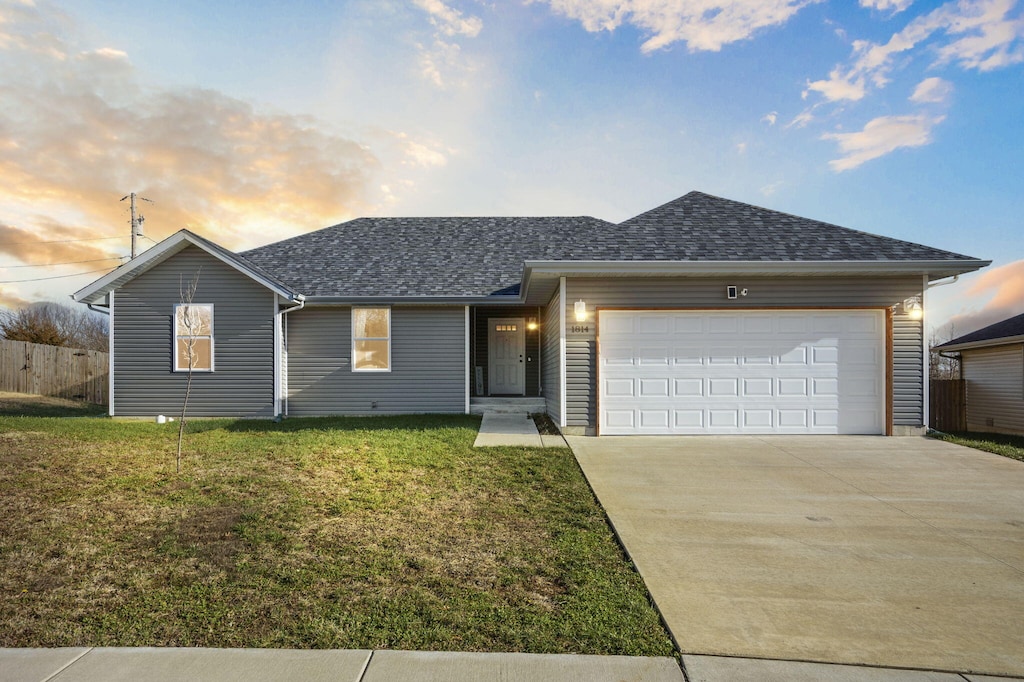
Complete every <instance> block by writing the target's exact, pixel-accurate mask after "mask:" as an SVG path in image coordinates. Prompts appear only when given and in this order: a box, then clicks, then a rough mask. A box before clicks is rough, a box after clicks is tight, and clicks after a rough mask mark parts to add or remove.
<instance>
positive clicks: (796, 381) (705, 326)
mask: <svg viewBox="0 0 1024 682" xmlns="http://www.w3.org/2000/svg"><path fill="white" fill-rule="evenodd" d="M600 317H601V319H600V324H599V328H600V331H601V344H600V347H601V350H600V358H599V363H600V364H599V366H600V371H601V386H600V390H601V395H600V396H599V400H600V417H599V419H600V428H601V433H604V434H630V433H637V434H641V433H651V434H654V433H665V434H669V433H694V434H697V433H722V434H727V433H737V434H742V433H791V434H798V433H820V434H826V433H881V432H882V431H883V429H884V403H885V401H884V387H885V378H884V360H883V358H884V338H883V337H882V335H881V330H882V329H883V328H884V324H883V321H884V317H883V315H882V313H881V312H880V311H843V313H835V312H828V311H782V312H780V311H772V312H770V313H762V312H757V313H731V312H729V313H726V312H719V311H715V312H694V311H690V312H674V311H648V312H644V313H631V312H627V311H602V312H601V313H600ZM620 318H629V319H631V320H632V321H631V322H628V323H626V322H622V320H621V319H620ZM850 318H853V320H854V323H851V322H850ZM862 318H863V319H862ZM656 319H657V320H658V321H660V322H661V324H656V322H655V320H656ZM638 320H640V321H641V322H642V324H641V323H640V322H638ZM610 322H614V323H611V324H610ZM641 327H643V328H645V329H647V330H651V331H650V333H649V334H643V335H640V334H637V333H634V332H630V331H627V330H636V329H640V328H641ZM713 329H714V330H719V331H721V330H729V329H735V330H737V331H736V333H733V334H731V335H730V334H728V333H725V332H722V333H721V335H720V337H719V336H716V335H715V334H713V333H712V331H711V330H713ZM851 329H855V330H857V331H855V332H854V331H850V330H851ZM657 330H666V331H664V332H662V335H661V337H660V338H659V336H658V332H657ZM680 330H685V331H683V332H681V331H680ZM694 330H703V331H702V335H701V339H700V342H698V343H692V342H690V343H679V341H680V340H682V339H683V338H685V339H690V340H696V339H695V337H696V336H698V335H697V334H696V332H695V331H694ZM652 342H653V343H652Z"/></svg>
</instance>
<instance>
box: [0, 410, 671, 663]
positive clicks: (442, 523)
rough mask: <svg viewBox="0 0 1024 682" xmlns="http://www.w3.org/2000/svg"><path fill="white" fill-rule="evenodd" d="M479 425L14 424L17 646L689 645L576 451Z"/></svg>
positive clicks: (381, 420) (6, 552)
mask: <svg viewBox="0 0 1024 682" xmlns="http://www.w3.org/2000/svg"><path fill="white" fill-rule="evenodd" d="M478 425H479V419H478V418H475V417H462V416H452V417H438V416H410V417H376V418H364V419H355V418H351V419H343V418H338V419H334V418H324V419H290V420H286V421H285V422H283V423H281V424H273V423H270V422H263V421H260V422H255V421H231V420H215V421H201V422H193V423H192V424H191V425H190V434H189V436H188V438H187V441H186V457H185V459H184V462H183V469H182V473H181V474H177V475H176V474H175V473H174V443H175V435H174V432H175V428H174V426H175V425H171V426H168V425H157V424H153V423H143V422H117V421H112V420H107V419H53V418H39V417H0V518H3V519H4V522H3V524H0V589H2V591H3V598H2V599H0V622H2V623H3V624H4V625H3V627H2V628H0V646H4V647H32V646H35V647H40V646H45V647H56V646H216V647H290V648H401V649H418V650H462V651H524V652H536V653H586V654H626V655H671V654H672V653H673V647H672V644H671V642H670V640H669V639H668V637H667V635H666V633H665V631H664V629H663V628H662V626H661V624H660V621H659V619H658V616H657V614H656V612H655V611H654V609H653V608H652V607H651V605H650V603H649V598H648V595H647V592H646V590H645V588H644V585H643V582H642V581H641V580H640V578H639V576H638V575H637V574H636V572H635V571H634V570H633V568H632V567H631V565H630V564H629V562H628V560H627V559H626V558H625V557H624V556H623V554H622V552H621V549H620V548H619V546H618V545H617V543H616V541H615V540H614V538H613V536H612V534H611V532H610V530H609V528H608V526H607V523H606V521H605V517H604V513H603V510H602V509H601V508H600V507H599V506H598V505H597V503H596V501H595V500H594V498H593V495H592V494H591V492H590V490H589V488H588V487H587V485H586V482H585V480H584V479H583V477H582V474H581V473H580V471H579V469H578V467H577V465H576V462H575V460H574V459H573V457H572V455H571V454H570V453H569V451H568V450H564V449H562V450H559V449H531V448H480V449H474V448H473V447H472V444H473V440H474V438H475V436H476V430H477V427H478Z"/></svg>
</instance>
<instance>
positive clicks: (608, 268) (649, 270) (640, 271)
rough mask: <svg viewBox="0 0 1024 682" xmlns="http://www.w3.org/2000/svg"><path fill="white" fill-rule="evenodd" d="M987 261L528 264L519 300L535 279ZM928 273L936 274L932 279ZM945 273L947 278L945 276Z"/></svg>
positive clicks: (925, 269) (935, 267)
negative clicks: (534, 277)
mask: <svg viewBox="0 0 1024 682" xmlns="http://www.w3.org/2000/svg"><path fill="white" fill-rule="evenodd" d="M991 263H992V261H987V260H900V261H850V260H846V261H544V260H528V261H526V263H525V265H524V266H523V278H522V281H523V285H522V288H521V291H520V297H523V298H525V297H526V293H527V292H528V291H529V288H530V279H531V278H532V276H533V275H534V274H537V275H558V276H563V275H566V276H573V277H585V276H592V275H614V276H620V277H621V276H631V275H632V276H648V277H650V276H658V275H663V276H669V275H676V276H678V275H691V276H701V275H703V276H709V277H711V276H715V275H744V274H746V275H749V274H779V275H800V274H806V275H810V274H816V273H825V274H839V273H846V274H852V275H869V274H889V275H901V274H902V275H929V276H930V278H931V279H939V276H938V275H939V274H940V273H941V277H948V276H950V275H952V274H957V273H959V274H963V273H966V272H973V271H975V270H978V269H979V268H983V267H985V266H987V265H989V264H991ZM931 273H936V276H934V277H932V276H931ZM947 273H948V274H947Z"/></svg>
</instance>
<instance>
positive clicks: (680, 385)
mask: <svg viewBox="0 0 1024 682" xmlns="http://www.w3.org/2000/svg"><path fill="white" fill-rule="evenodd" d="M673 389H674V390H673V391H672V395H674V396H676V397H679V398H700V397H702V396H703V395H704V380H703V379H693V378H686V379H676V380H675V381H674V382H673Z"/></svg>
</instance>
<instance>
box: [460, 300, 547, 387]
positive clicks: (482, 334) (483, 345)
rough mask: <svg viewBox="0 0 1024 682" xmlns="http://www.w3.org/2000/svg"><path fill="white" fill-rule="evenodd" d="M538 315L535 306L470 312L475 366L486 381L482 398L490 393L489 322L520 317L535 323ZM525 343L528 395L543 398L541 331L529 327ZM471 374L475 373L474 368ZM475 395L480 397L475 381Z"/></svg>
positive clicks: (482, 309) (492, 308)
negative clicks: (539, 353)
mask: <svg viewBox="0 0 1024 682" xmlns="http://www.w3.org/2000/svg"><path fill="white" fill-rule="evenodd" d="M537 315H538V311H537V307H536V306H505V307H484V306H481V307H478V308H474V309H473V310H472V311H471V312H470V318H471V320H474V324H475V327H474V330H473V348H472V353H473V355H472V357H473V366H474V367H479V368H480V369H481V374H483V378H484V390H483V393H481V394H480V395H482V396H487V395H490V394H489V389H488V386H489V384H488V383H487V382H488V379H489V371H490V370H489V368H490V357H489V356H488V348H487V333H488V330H489V327H488V324H487V323H488V320H490V319H491V318H495V317H519V318H522V319H523V322H524V323H525V322H526V321H527V320H530V319H531V318H532V319H534V320H536V319H537ZM523 339H524V341H525V342H526V349H525V350H526V363H525V364H526V367H525V369H524V371H525V372H526V377H525V378H526V395H527V396H533V397H536V396H539V395H540V364H539V361H538V355H537V351H538V347H539V341H540V332H539V331H537V330H534V331H530V329H529V328H526V331H525V333H524V336H523ZM471 371H474V372H475V371H476V370H475V369H473V370H471ZM471 386H472V389H471V390H472V391H473V395H477V392H476V382H475V381H474V382H472V384H471Z"/></svg>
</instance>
